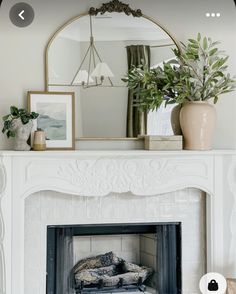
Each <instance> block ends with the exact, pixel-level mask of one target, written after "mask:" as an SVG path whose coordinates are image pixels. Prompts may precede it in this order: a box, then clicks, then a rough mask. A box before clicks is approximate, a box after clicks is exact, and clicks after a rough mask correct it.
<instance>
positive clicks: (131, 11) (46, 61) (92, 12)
mask: <svg viewBox="0 0 236 294" xmlns="http://www.w3.org/2000/svg"><path fill="white" fill-rule="evenodd" d="M112 2H119V1H116V0H114V1H112ZM118 4H119V5H123V6H126V8H127V7H129V6H128V5H127V4H122V3H121V2H119V3H118ZM103 5H108V6H109V5H110V3H108V4H103ZM113 5H114V3H113ZM102 7H103V6H102ZM101 9H102V8H100V9H95V8H93V7H92V8H90V10H89V11H88V12H84V13H81V14H79V15H77V16H75V17H73V18H71V19H69V20H68V21H67V22H65V23H64V24H63V25H62V26H61V27H59V29H57V30H56V32H55V33H54V34H53V35H52V37H51V38H50V39H49V41H48V43H47V45H46V48H45V54H44V60H45V91H47V92H48V90H49V74H48V73H49V68H48V65H49V64H48V55H49V49H50V47H51V44H52V42H53V41H54V40H55V39H56V37H57V36H58V35H59V33H60V32H61V31H63V30H64V29H65V28H66V27H67V26H68V25H70V24H72V23H73V22H74V21H76V20H78V19H80V18H81V17H84V16H88V15H95V14H94V13H100V12H101ZM129 9H130V8H129ZM114 11H115V10H114ZM119 12H121V11H119ZM135 12H138V13H139V15H134V13H135ZM110 13H112V12H110ZM123 13H125V14H127V13H126V12H125V11H123ZM127 16H130V17H143V18H145V19H147V20H149V21H151V22H153V23H154V24H155V25H156V26H157V27H159V28H161V29H162V30H163V31H164V32H165V33H166V34H167V35H168V36H169V37H170V38H171V39H172V40H173V42H174V44H175V45H176V47H177V48H178V50H179V51H181V47H180V44H179V42H178V41H177V40H176V39H175V37H174V36H172V34H171V33H170V32H169V30H168V29H166V28H165V27H164V26H163V25H162V24H161V23H159V22H158V21H156V20H154V19H153V18H151V17H149V16H147V15H145V14H142V12H141V10H137V11H134V10H131V9H130V11H129V14H127Z"/></svg>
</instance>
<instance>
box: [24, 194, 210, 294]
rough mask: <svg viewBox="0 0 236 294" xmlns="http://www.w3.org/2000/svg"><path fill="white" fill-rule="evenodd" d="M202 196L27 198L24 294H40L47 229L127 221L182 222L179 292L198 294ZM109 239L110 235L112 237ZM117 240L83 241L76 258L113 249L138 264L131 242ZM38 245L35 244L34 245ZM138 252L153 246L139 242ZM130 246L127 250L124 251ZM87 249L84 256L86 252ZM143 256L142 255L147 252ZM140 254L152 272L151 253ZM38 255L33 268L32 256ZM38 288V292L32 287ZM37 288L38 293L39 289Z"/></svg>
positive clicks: (201, 261) (202, 265)
mask: <svg viewBox="0 0 236 294" xmlns="http://www.w3.org/2000/svg"><path fill="white" fill-rule="evenodd" d="M204 201H205V196H204V195H202V192H201V191H199V190H197V189H184V190H181V191H177V192H173V193H168V194H163V195H157V196H149V197H141V196H139V197H137V196H134V195H131V194H130V193H124V194H112V195H108V196H106V197H102V198H99V197H91V198H88V197H77V196H70V195H62V194H59V193H56V192H40V193H37V194H35V195H32V196H30V197H29V198H28V199H26V202H25V203H26V204H25V205H26V206H25V208H26V209H25V222H26V224H25V252H27V254H26V255H25V271H26V273H27V274H26V275H25V278H26V281H25V282H26V288H25V294H31V293H32V289H33V290H34V291H33V292H34V293H36V294H44V293H45V290H44V286H43V282H42V281H43V278H44V277H45V273H44V272H43V270H42V269H45V266H46V265H45V260H46V247H45V244H46V232H45V228H46V225H47V224H63V223H67V224H69V223H71V224H82V223H83V224H92V223H129V222H130V223H132V222H141V223H142V222H150V221H153V222H160V221H181V222H182V228H183V236H182V237H183V272H184V274H186V275H187V274H188V276H187V277H184V286H183V290H184V291H183V293H186V294H187V293H188V294H190V293H191V294H193V293H195V292H196V293H199V291H198V281H199V276H201V273H202V272H204V270H205V227H206V225H205V204H204ZM113 237H114V236H113ZM116 237H117V238H116V240H114V239H113V240H112V239H110V240H109V243H110V244H109V245H108V239H106V238H103V237H101V236H100V239H97V240H93V242H92V243H90V242H89V240H88V239H89V238H88V239H86V238H85V239H83V242H82V243H81V244H80V245H79V244H77V245H75V247H76V246H77V247H76V248H78V249H80V252H79V253H77V255H76V258H79V259H81V258H84V257H88V255H90V256H92V255H96V254H99V253H105V252H106V251H110V250H114V251H116V253H117V254H118V255H121V257H123V258H125V259H128V260H129V261H133V262H134V261H137V260H138V259H139V254H137V251H135V250H134V247H135V245H134V244H135V240H134V237H133V236H132V238H129V236H122V238H121V236H116ZM36 243H37V245H35V244H36ZM138 243H139V244H140V248H141V250H142V249H143V248H144V247H148V248H149V249H148V252H151V251H152V249H153V244H152V243H149V244H148V245H147V244H145V239H144V238H143V237H141V238H140V242H138ZM129 247H131V248H132V250H129ZM86 250H87V251H86ZM146 253H147V252H146ZM146 253H145V252H143V253H142V255H141V257H140V258H141V259H144V260H145V262H146V263H147V265H149V266H151V267H154V264H155V262H154V258H153V257H152V256H151V255H150V254H146ZM36 255H37V258H39V259H37V264H35V257H36ZM35 285H42V287H41V288H40V287H35ZM38 289H40V290H38Z"/></svg>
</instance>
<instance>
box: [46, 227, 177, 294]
mask: <svg viewBox="0 0 236 294" xmlns="http://www.w3.org/2000/svg"><path fill="white" fill-rule="evenodd" d="M99 254H100V255H99ZM111 255H112V256H117V257H116V258H117V260H118V261H119V262H118V264H119V265H118V266H117V264H116V265H115V267H116V269H117V268H119V269H120V268H121V266H120V265H124V263H127V264H128V265H134V264H135V265H134V267H135V268H138V269H139V268H141V267H142V268H144V269H146V268H148V269H152V272H151V274H150V275H149V276H148V278H147V279H145V281H144V280H143V279H142V278H141V277H139V278H138V279H137V280H136V282H134V281H132V282H131V283H130V284H127V283H125V281H126V279H124V278H123V275H119V276H118V274H120V272H119V273H117V276H114V279H112V280H114V281H116V280H117V281H118V282H117V283H116V282H115V284H112V286H107V284H106V283H105V282H104V281H105V280H104V279H103V276H101V278H100V279H99V282H96V283H91V285H87V284H86V283H85V281H83V280H82V281H80V283H79V284H78V281H77V280H76V279H75V266H76V264H77V265H78V262H79V263H81V260H82V263H85V266H84V268H86V269H87V270H88V266H86V260H89V261H90V263H94V260H93V258H102V259H103V260H104V258H105V259H106V262H107V259H108V256H109V257H110V256H111ZM96 256H98V257H96ZM91 259H92V260H91ZM108 265H109V266H113V265H110V264H108ZM98 267H99V266H98ZM101 269H102V271H104V268H102V267H100V268H99V273H100V272H101ZM106 269H107V268H106ZM94 271H96V269H95V267H93V270H89V273H91V272H92V275H94ZM124 273H125V275H124V276H125V277H126V276H128V277H129V275H128V274H127V272H124ZM84 276H86V277H87V276H88V273H87V272H86V275H84ZM132 276H134V277H135V278H137V275H136V274H134V273H132ZM117 277H119V279H118V278H117ZM116 278H117V279H116ZM123 292H124V293H125V292H132V293H133V292H137V293H138V292H144V293H158V294H179V293H182V266H181V223H177V222H175V223H144V224H138V223H137V224H136V223H135V224H96V225H71V226H69V225H65V226H63V225H61V226H48V227H47V289H46V293H47V294H65V293H66V294H67V293H68V294H87V293H91V294H92V293H93V294H94V293H123Z"/></svg>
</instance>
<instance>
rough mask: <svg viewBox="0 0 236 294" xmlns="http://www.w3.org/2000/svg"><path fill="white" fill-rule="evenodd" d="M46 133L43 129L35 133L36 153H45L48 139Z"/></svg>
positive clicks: (34, 145) (34, 147)
mask: <svg viewBox="0 0 236 294" xmlns="http://www.w3.org/2000/svg"><path fill="white" fill-rule="evenodd" d="M45 137H46V136H45V132H44V131H43V130H41V129H38V130H37V131H35V132H34V144H33V150H34V151H45V150H46V138H45Z"/></svg>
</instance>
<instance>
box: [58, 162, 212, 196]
mask: <svg viewBox="0 0 236 294" xmlns="http://www.w3.org/2000/svg"><path fill="white" fill-rule="evenodd" d="M190 169H192V170H194V172H195V175H196V176H197V177H200V178H207V166H206V165H205V164H204V163H203V162H199V161H198V162H194V163H193V161H191V162H190V161H186V162H183V163H182V166H181V167H180V165H179V161H173V160H168V159H165V158H164V159H151V158H150V159H147V158H145V159H130V160H127V159H123V158H119V159H118V158H116V159H109V158H99V159H95V160H76V161H74V162H71V163H68V164H63V165H61V166H60V167H59V169H58V173H57V177H61V178H62V179H63V180H66V181H67V182H69V183H70V184H72V185H73V186H76V191H77V194H78V195H80V196H98V195H107V194H109V193H111V192H115V193H125V192H129V191H130V192H132V193H134V194H136V195H152V194H154V193H155V192H158V189H160V188H164V187H166V186H167V185H169V184H173V185H175V184H176V183H179V180H183V181H184V179H185V177H186V176H188V172H189V170H190Z"/></svg>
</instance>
